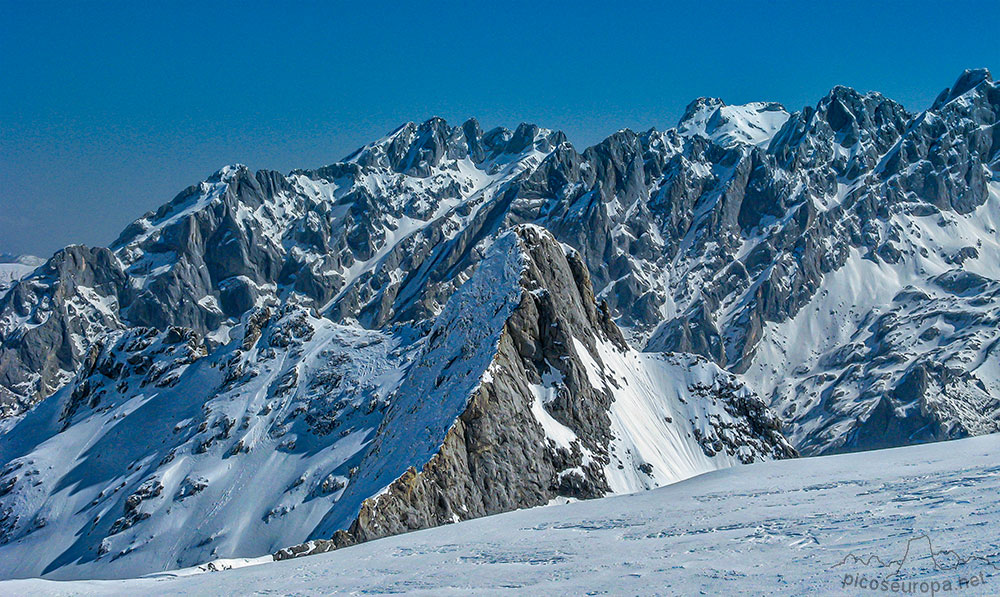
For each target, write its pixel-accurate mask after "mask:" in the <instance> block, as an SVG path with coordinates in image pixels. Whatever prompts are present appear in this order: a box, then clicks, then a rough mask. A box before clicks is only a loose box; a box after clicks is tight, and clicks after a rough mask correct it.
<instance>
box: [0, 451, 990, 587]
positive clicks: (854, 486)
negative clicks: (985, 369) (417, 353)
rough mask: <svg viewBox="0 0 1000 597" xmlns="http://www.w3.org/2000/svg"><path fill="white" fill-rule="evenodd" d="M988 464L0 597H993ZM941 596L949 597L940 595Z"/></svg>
mask: <svg viewBox="0 0 1000 597" xmlns="http://www.w3.org/2000/svg"><path fill="white" fill-rule="evenodd" d="M998 451H1000V435H989V436H982V437H977V438H972V439H964V440H956V441H951V442H944V443H937V444H926V445H921V446H910V447H906V448H897V449H892V450H881V451H875V452H866V453H855V454H847V455H838V456H827V457H817V458H803V459H798V460H785V461H776V462H767V463H760V464H754V465H750V466H747V467H737V468H731V469H727V470H723V471H716V472H712V473H708V474H704V475H701V476H698V477H696V478H693V479H689V480H687V481H684V482H681V483H677V484H674V485H671V486H668V487H664V488H660V489H656V490H652V491H645V492H640V493H635V494H630V495H624V496H616V497H609V498H603V499H599V500H591V501H583V502H574V503H569V504H563V505H555V506H548V507H541V508H534V509H531V510H522V511H519V512H513V513H508V514H501V515H498V516H491V517H486V518H480V519H478V520H472V521H468V522H461V523H457V524H454V525H447V526H444V527H438V528H434V529H429V530H425V531H419V532H415V533H410V534H406V535H399V536H395V537H390V538H387V539H381V540H378V541H373V542H370V543H366V544H363V545H358V546H355V547H350V548H346V549H342V550H339V551H335V552H331V553H326V554H322V555H317V556H311V557H307V558H303V559H296V560H288V561H283V562H270V563H263V564H261V565H249V566H244V567H241V568H236V569H230V570H224V571H220V572H210V573H202V574H199V573H198V572H200V571H199V570H197V569H195V570H184V571H178V572H176V573H170V574H160V575H155V576H151V577H145V578H136V579H127V580H117V581H74V582H53V581H46V580H40V579H29V580H13V581H4V582H0V594H2V595H29V594H30V595H137V594H174V595H207V594H210V595H251V594H257V595H260V594H281V595H292V594H294V595H329V594H389V593H405V594H415V595H467V594H490V595H522V594H536V595H537V594H544V595H580V594H596V593H609V594H627V595H691V594H709V595H761V594H777V595H854V594H893V593H891V592H885V593H883V592H880V591H871V590H867V589H862V588H860V587H858V586H857V585H854V586H850V585H848V586H845V579H847V578H848V575H850V577H852V578H854V579H855V581H854V582H857V580H858V579H860V578H861V577H862V576H863V577H865V578H866V579H869V580H870V579H873V578H874V579H882V578H885V579H887V580H888V581H893V580H895V581H897V582H901V583H907V582H915V583H917V585H915V586H916V587H917V591H915V592H914V594H927V595H929V594H930V593H929V592H925V593H920V592H919V583H921V582H925V583H928V584H927V587H930V586H931V583H933V582H937V583H939V585H938V586H939V591H938V592H937V593H936V594H938V595H947V594H960V595H992V594H996V592H997V590H998V589H997V587H998V586H1000V585H998V583H1000V536H998V535H997V533H996V529H997V528H1000V507H998V505H997V498H996V496H997V494H998V492H1000V465H998V464H997V462H996V454H997V453H998ZM908 546H909V547H910V549H909V551H907V547H908ZM930 550H933V552H934V554H935V556H936V563H935V559H934V558H932V557H931V551H930ZM947 550H950V551H947ZM872 556H876V557H878V558H879V560H875V559H874V558H872ZM904 556H905V557H904ZM880 560H881V561H882V562H885V563H887V564H889V565H887V566H882V565H880V564H879V561H880ZM891 560H895V561H896V562H897V563H890V561H891ZM904 560H905V561H904ZM865 561H870V565H867V566H866V565H865V564H864V563H863V562H865ZM900 561H902V564H899V563H898V562H900ZM963 562H964V563H963ZM246 563H251V562H246ZM221 567H225V566H221ZM897 570H898V574H897ZM894 574H897V575H896V576H893V575H894ZM973 578H976V579H977V580H978V582H977V584H976V585H972V584H971V582H970V584H969V585H967V586H964V587H963V588H962V589H960V590H959V589H958V588H957V585H958V583H959V582H961V579H967V580H970V581H971V579H973ZM945 582H951V583H952V586H953V591H952V592H944V591H942V590H941V589H940V587H943V586H944V583H945ZM890 586H891V585H890ZM895 594H902V592H901V591H897V592H896V593H895Z"/></svg>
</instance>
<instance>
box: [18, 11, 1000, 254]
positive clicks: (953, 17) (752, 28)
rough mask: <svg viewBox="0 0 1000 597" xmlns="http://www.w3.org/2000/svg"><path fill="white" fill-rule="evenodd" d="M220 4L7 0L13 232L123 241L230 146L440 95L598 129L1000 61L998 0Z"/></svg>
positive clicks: (364, 122) (351, 123)
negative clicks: (705, 103)
mask: <svg viewBox="0 0 1000 597" xmlns="http://www.w3.org/2000/svg"><path fill="white" fill-rule="evenodd" d="M206 4H211V3H206V2H196V3H190V4H184V3H177V2H150V3H146V2H127V3H121V4H109V3H100V2H58V3H56V2H35V1H29V2H22V1H15V0H0V251H13V252H30V253H35V254H42V255H48V254H50V253H51V252H52V251H54V250H55V249H57V248H58V247H61V246H63V245H66V244H69V243H85V244H92V245H106V244H108V243H110V242H111V241H112V240H114V238H115V237H116V236H117V234H118V232H119V231H120V230H121V229H122V228H123V227H124V226H125V225H126V224H128V223H129V222H130V221H132V220H133V219H135V218H136V217H138V216H140V215H142V213H144V212H145V211H147V210H149V209H152V208H154V207H156V206H158V205H159V204H161V203H163V202H165V201H168V200H169V199H171V198H172V197H173V196H174V195H175V194H176V193H177V192H178V191H180V190H181V189H183V188H184V187H186V186H187V185H189V184H193V183H195V182H198V181H199V180H202V179H203V178H205V177H206V176H207V175H209V174H211V173H212V172H213V171H215V170H216V169H218V168H219V167H220V166H222V165H224V164H227V163H232V162H242V163H245V164H248V165H249V166H251V167H252V168H273V169H277V170H281V171H288V170H290V169H292V168H297V167H302V168H308V167H316V166H320V165H323V164H327V163H330V162H333V161H336V160H338V159H340V158H342V157H343V156H345V155H346V154H348V153H349V152H350V151H351V150H353V149H354V148H356V147H357V146H359V145H361V144H363V143H365V142H367V141H370V140H373V139H374V138H377V137H379V136H381V135H383V134H385V133H386V132H388V131H390V130H391V129H393V128H395V127H396V126H397V125H399V124H400V123H402V122H405V121H407V120H416V121H420V120H424V119H426V118H428V117H430V116H432V115H439V116H442V117H444V118H446V119H447V120H448V121H450V122H459V121H462V120H464V119H465V118H467V117H470V116H474V117H476V118H478V119H479V120H480V122H481V123H482V124H483V126H484V127H491V126H495V125H499V124H503V125H506V126H511V127H512V126H516V125H517V124H518V123H519V122H521V121H528V122H535V123H537V124H539V125H542V126H546V127H549V128H556V129H561V130H563V131H565V132H566V133H567V135H568V136H569V138H570V140H571V141H572V142H574V143H575V144H576V145H578V146H580V147H581V148H582V146H586V145H590V144H593V143H595V142H597V141H599V140H600V139H602V138H603V137H605V136H607V135H608V134H610V133H612V132H614V131H616V130H618V129H620V128H623V127H630V128H632V129H635V130H645V129H647V128H649V127H656V128H660V129H663V128H668V127H670V126H673V125H674V124H675V123H676V121H677V119H678V118H679V116H680V115H681V113H682V112H683V109H684V107H685V105H687V103H688V102H689V101H690V100H692V99H694V98H695V97H698V96H716V97H721V98H722V99H724V100H725V101H726V102H728V103H742V102H748V101H756V100H775V101H780V102H782V103H784V104H785V105H786V106H787V107H788V108H789V109H793V110H797V109H800V108H801V107H802V106H804V105H807V104H808V105H812V104H815V103H816V101H818V100H819V99H820V98H821V97H822V96H823V95H824V94H825V93H826V92H827V91H828V90H829V89H830V88H831V87H833V86H834V85H837V84H843V85H850V86H853V87H855V88H858V89H861V90H872V89H875V90H879V91H882V92H883V93H885V94H887V95H889V96H891V97H893V98H895V99H897V100H899V101H901V102H903V104H904V105H906V106H907V107H908V108H909V109H911V110H920V109H922V108H925V107H926V106H927V105H928V104H929V103H930V102H931V101H932V100H933V99H934V97H935V96H936V95H937V93H938V92H939V91H940V90H941V89H943V88H944V87H947V86H949V85H951V84H952V83H953V82H954V80H955V78H956V77H957V76H958V75H959V73H960V72H961V71H962V70H963V69H965V68H970V67H984V66H985V67H988V68H991V70H993V72H994V73H997V72H998V70H1000V44H998V43H997V39H998V35H997V30H998V28H1000V25H998V23H1000V2H998V1H997V0H989V1H983V2H940V1H939V2H872V1H867V2H841V1H829V2H826V1H824V2H801V3H791V2H789V3H785V2H765V1H756V2H750V1H746V2H731V3H730V2H721V3H716V2H707V1H704V0H701V1H695V2H676V3H673V2H650V3H618V2H607V3H603V2H600V3H599V2H587V1H580V2H574V3H550V2H541V1H538V2H524V3H504V2H493V3H489V2H475V1H470V2H461V3H458V2H456V3H452V2H435V3H422V2H398V3H386V4H383V3H380V2H375V1H371V0H369V1H362V2H351V3H344V4H335V3H316V4H312V3H292V2H288V3H285V2H281V3H279V2H274V3H254V2H247V3H242V4H232V5H220V4H215V5H214V6H207V7H206V6H205V5H206ZM147 5H148V6H147Z"/></svg>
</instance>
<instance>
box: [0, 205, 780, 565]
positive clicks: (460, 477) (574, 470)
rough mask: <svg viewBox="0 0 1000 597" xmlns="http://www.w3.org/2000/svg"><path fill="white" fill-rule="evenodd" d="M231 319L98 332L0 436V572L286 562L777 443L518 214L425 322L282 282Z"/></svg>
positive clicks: (738, 389)
mask: <svg viewBox="0 0 1000 597" xmlns="http://www.w3.org/2000/svg"><path fill="white" fill-rule="evenodd" d="M230 337H235V338H238V340H237V341H233V342H230V343H229V344H227V345H225V346H223V347H221V348H219V349H216V350H214V351H210V349H209V348H208V346H206V345H205V344H204V343H203V342H202V340H201V338H200V337H199V336H198V335H197V334H195V333H193V332H191V331H190V330H188V329H185V328H180V327H170V328H168V329H167V330H166V331H163V332H160V331H158V330H156V329H155V328H142V327H133V328H130V329H127V330H117V331H113V332H110V333H108V334H105V335H104V336H103V337H102V339H101V340H99V341H98V342H97V343H95V344H94V345H92V347H91V352H90V355H89V356H88V359H87V361H85V362H84V364H83V367H82V369H81V372H80V374H79V375H77V376H76V378H75V380H74V381H73V382H71V383H70V384H68V385H67V386H65V387H64V388H63V389H62V390H60V391H59V392H57V393H56V394H55V395H54V396H52V397H51V398H49V399H47V400H44V401H43V402H41V403H40V404H39V405H38V406H37V407H35V408H34V409H32V410H31V411H30V412H28V413H27V414H26V415H24V416H22V417H20V418H19V419H18V420H17V421H16V423H15V424H14V425H12V426H11V427H10V428H9V429H8V430H7V431H6V433H5V434H4V435H3V436H2V440H3V441H2V442H0V462H4V463H6V464H5V467H4V469H3V470H2V471H0V493H2V494H3V495H2V497H0V543H2V547H0V555H2V556H3V557H2V558H0V575H2V576H5V577H10V576H14V577H24V576H39V575H43V574H44V575H48V576H50V577H52V578H67V577H115V576H128V575H134V574H142V573H148V572H154V571H161V570H166V569H170V568H176V567H183V566H190V565H194V564H198V563H201V562H205V561H208V560H212V559H215V558H218V557H233V556H259V555H262V554H267V553H270V552H274V551H277V550H279V549H282V548H288V547H289V546H291V545H293V544H298V543H302V542H304V541H306V540H315V541H311V542H310V543H308V544H305V545H301V546H299V547H291V548H289V549H285V550H284V551H283V552H282V556H283V557H287V556H290V555H293V554H302V553H307V552H308V553H313V552H318V551H326V550H329V549H332V548H333V547H339V546H344V545H348V544H352V543H356V542H360V541H366V540H369V539H373V538H378V537H382V536H386V535H392V534H396V533H400V532H405V531H409V530H414V529H420V528H426V527H429V526H436V525H439V524H445V523H449V522H453V521H457V520H465V519H469V518H476V517H479V516H483V515H488V514H495V513H498V512H503V511H507V510H510V509H513V508H520V507H531V506H538V505H544V504H547V503H550V502H552V501H553V500H556V499H565V498H574V499H575V498H592V497H599V496H602V495H606V494H608V493H624V492H631V491H636V490H640V489H648V488H652V487H657V486H660V485H664V484H667V483H670V482H674V481H678V480H680V479H683V478H686V477H689V476H691V475H695V474H698V473H701V472H704V471H707V470H713V469H717V468H722V467H728V466H731V465H733V464H740V463H750V462H755V461H759V460H763V459H770V458H774V457H778V458H781V457H786V456H790V455H792V454H793V450H792V449H791V447H790V446H789V445H788V444H787V443H786V442H785V440H784V438H783V437H782V436H781V434H780V432H779V431H778V428H779V423H778V420H777V418H776V417H775V416H774V415H773V414H772V413H771V412H770V411H769V410H768V409H767V407H766V405H765V404H764V403H763V402H762V401H761V400H760V398H758V397H757V396H756V395H755V394H753V392H752V391H750V390H749V389H748V388H747V387H746V386H745V384H743V383H742V382H741V381H740V380H739V379H738V378H736V377H735V376H733V375H732V374H729V373H726V372H725V371H723V370H722V369H720V368H719V367H718V366H717V365H715V364H713V363H710V362H709V361H707V360H705V359H703V358H700V357H696V356H694V355H677V354H651V353H639V352H637V351H635V350H634V349H631V348H629V347H628V345H627V344H626V343H625V341H624V339H623V338H622V336H621V334H620V333H619V332H618V329H617V327H615V325H614V323H613V322H612V321H611V320H610V317H609V315H608V313H607V311H606V310H605V309H602V308H599V307H598V305H597V304H596V303H595V301H594V297H593V293H592V290H591V285H590V280H589V276H588V274H587V270H586V267H585V266H584V265H583V263H582V261H581V260H580V257H579V256H578V255H577V254H576V253H575V252H574V251H572V250H571V249H568V248H567V247H565V246H563V245H560V244H559V243H558V242H556V241H555V239H554V238H552V236H551V235H550V234H549V233H548V232H546V231H545V230H544V229H541V228H537V227H533V226H530V225H525V226H521V227H517V228H515V229H514V230H512V231H511V232H508V233H506V234H504V235H502V236H501V237H500V238H499V239H498V240H497V241H496V242H495V243H493V245H492V246H491V248H490V250H489V251H488V253H487V255H486V257H485V258H484V259H483V261H482V262H481V263H480V265H479V267H478V268H477V270H476V272H475V274H474V275H473V276H472V278H470V279H469V280H468V281H467V282H466V283H465V284H463V285H462V286H461V288H460V289H459V290H458V291H457V292H456V293H455V294H454V295H453V296H452V297H451V299H450V300H449V301H448V302H447V304H446V305H445V307H444V308H443V310H442V312H441V314H440V315H439V316H438V317H437V319H436V321H435V322H434V325H433V326H432V328H431V329H430V331H429V333H428V334H426V335H424V336H420V335H418V334H416V333H415V332H414V331H413V330H412V329H408V328H404V327H400V328H396V329H395V330H392V331H369V330H364V329H360V328H358V327H354V326H344V325H340V324H335V323H333V322H331V321H329V320H328V319H325V318H320V317H318V316H317V314H316V313H315V312H314V311H312V310H311V309H310V308H308V307H307V306H304V305H301V304H299V303H298V302H297V301H296V300H295V299H292V300H289V301H288V302H286V303H284V304H283V305H277V304H275V305H269V304H263V305H261V306H259V307H257V308H254V309H252V310H251V311H250V312H249V313H248V314H247V315H246V316H245V318H244V320H243V321H242V322H241V323H240V324H239V325H238V326H237V327H236V328H235V329H234V330H231V331H230ZM328 538H332V540H327V539H328Z"/></svg>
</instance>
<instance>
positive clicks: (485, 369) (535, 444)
mask: <svg viewBox="0 0 1000 597" xmlns="http://www.w3.org/2000/svg"><path fill="white" fill-rule="evenodd" d="M998 116H1000V86H998V85H997V84H996V83H994V82H993V80H992V77H991V76H990V74H989V72H987V71H985V70H970V71H966V72H964V73H962V75H961V76H960V77H959V78H958V79H957V81H956V82H955V83H954V84H953V85H952V86H951V87H949V88H947V89H945V90H944V91H942V92H941V93H940V94H939V96H938V97H937V99H936V100H935V101H934V102H933V104H932V105H931V106H930V107H929V108H927V109H926V110H924V111H922V112H919V113H911V112H909V111H907V110H906V109H905V108H904V107H903V106H902V105H900V104H899V103H897V102H894V101H893V100H891V99H889V98H886V97H884V96H882V95H880V94H878V93H874V92H871V93H865V94H862V93H859V92H857V91H855V90H853V89H850V88H846V87H836V88H834V89H833V90H831V91H830V93H829V94H827V95H826V96H825V97H824V98H822V99H821V100H820V101H819V102H818V103H817V104H816V105H815V106H814V107H806V108H804V109H802V110H800V111H797V112H792V113H790V112H788V111H787V110H786V109H785V108H784V107H782V106H781V105H779V104H775V103H752V104H747V105H744V106H729V105H726V104H725V103H723V102H722V101H721V100H718V99H711V98H700V99H698V100H695V101H694V102H692V103H691V104H690V105H689V106H688V108H687V110H686V111H685V114H684V116H683V117H682V119H681V121H680V122H679V123H678V125H677V126H676V127H674V128H671V129H668V130H666V131H662V132H661V131H657V130H649V131H646V132H642V133H635V132H633V131H629V130H622V131H619V132H617V133H615V134H613V135H611V136H610V137H608V138H607V139H605V140H604V141H602V142H601V143H599V144H597V145H595V146H593V147H590V148H587V149H585V150H584V151H582V152H580V151H578V150H577V149H576V148H574V147H573V145H572V144H570V143H569V142H568V141H567V139H566V136H565V135H563V134H562V133H560V132H557V131H551V130H547V129H543V128H539V127H537V126H534V125H529V124H522V125H520V126H518V127H517V128H516V129H515V130H509V129H506V128H497V129H493V130H490V131H485V132H484V131H482V130H481V128H480V126H479V124H478V123H477V122H476V121H475V120H469V121H467V122H465V123H463V124H461V125H460V126H451V125H449V124H448V123H446V122H445V121H443V120H442V119H439V118H432V119H430V120H428V121H426V122H423V123H421V124H415V123H407V124H404V125H403V126H401V127H399V128H398V129H396V130H395V131H393V132H392V133H390V134H389V135H387V136H386V137H384V138H382V139H379V140H377V141H375V142H373V143H371V144H368V145H366V146H364V147H362V148H360V149H358V150H357V151H356V152H354V153H352V154H351V155H349V156H347V158H345V159H344V160H342V161H340V162H337V163H334V164H331V165H329V166H325V167H323V168H319V169H316V170H296V171H293V172H291V173H289V174H287V175H285V174H281V173H278V172H273V171H258V172H251V171H250V170H249V169H247V168H246V167H243V166H239V165H234V166H227V167H225V168H222V169H221V170H219V171H218V172H216V173H215V174H214V175H212V176H210V177H209V178H208V179H207V180H205V181H203V182H201V183H199V184H197V185H194V186H191V187H189V188H187V189H185V190H184V191H182V192H181V193H179V194H178V195H177V196H176V197H175V198H174V199H173V200H172V201H170V202H169V203H166V204H164V205H163V206H162V207H160V208H159V209H157V210H155V211H152V212H149V213H147V214H145V215H144V216H142V217H141V218H139V219H138V220H136V221H135V222H133V223H132V224H131V225H129V226H128V227H127V228H126V229H125V230H124V231H123V232H122V233H121V235H120V236H119V238H118V239H117V240H116V241H115V242H113V243H112V244H111V245H110V246H109V247H96V248H92V247H83V246H78V245H76V246H70V247H66V248H65V249H63V250H61V251H58V252H57V253H56V254H55V255H53V256H52V257H51V258H50V259H49V260H48V261H46V262H45V263H44V264H41V265H39V266H38V267H37V268H36V269H33V270H32V271H30V273H29V272H20V273H19V274H18V276H17V277H18V278H19V279H18V280H17V281H15V282H12V283H11V284H9V285H8V286H6V287H0V416H2V417H3V418H2V419H0V467H2V468H0V554H3V557H2V558H0V574H2V575H3V576H5V577H11V576H15V577H22V576H38V575H46V576H49V577H51V578H74V577H120V576H134V575H137V574H144V573H148V572H154V571H159V570H165V569H170V568H177V567H183V566H190V565H194V564H198V563H201V562H205V561H208V560H211V559H215V558H228V557H248V556H259V555H262V554H267V553H274V554H276V555H275V557H277V558H287V557H294V556H297V555H302V554H309V553H315V552H319V551H327V550H330V549H335V548H338V547H342V546H345V545H351V544H354V543H358V542H363V541H367V540H369V539H373V538H377V537H383V536H386V535H392V534H397V533H400V532H405V531H409V530H415V529H420V528H425V527H429V526H438V525H441V524H447V523H450V522H455V521H459V520H464V519H469V518H476V517H480V516H484V515H488V514H495V513H499V512H503V511H507V510H512V509H518V508H524V507H531V506H538V505H544V504H549V503H553V502H558V501H560V500H563V501H566V500H576V499H584V498H592V497H599V496H603V495H607V494H612V493H627V492H634V491H638V490H643V489H650V488H653V487H656V486H660V485H664V484H668V483H672V482H674V481H678V480H681V479H684V478H686V477H690V476H692V475H695V474H699V473H702V472H705V471H708V470H713V469H717V468H723V467H728V466H732V465H736V464H746V463H751V462H755V461H760V460H769V459H781V458H787V457H793V456H796V455H798V454H801V455H820V454H829V453H835V452H846V451H858V450H867V449H874V448H882V447H892V446H901V445H906V444H913V443H921V442H926V441H933V440H941V439H951V438H958V437H965V436H969V435H979V434H985V433H990V432H995V431H998V430H1000V398H998V396H1000V348H998V345H1000V325H998V318H1000V294H998V293H1000V266H998V264H1000V233H998V226H1000V177H998V172H1000V127H998V125H997V120H998Z"/></svg>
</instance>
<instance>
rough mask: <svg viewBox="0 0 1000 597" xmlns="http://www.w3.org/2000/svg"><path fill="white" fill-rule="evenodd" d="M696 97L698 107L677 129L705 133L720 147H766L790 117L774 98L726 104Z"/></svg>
mask: <svg viewBox="0 0 1000 597" xmlns="http://www.w3.org/2000/svg"><path fill="white" fill-rule="evenodd" d="M696 101H697V108H696V109H695V110H694V111H693V112H692V113H691V114H690V116H689V117H687V118H685V119H684V120H683V121H681V123H680V125H679V126H678V127H677V132H679V133H681V134H682V135H698V136H701V137H705V138H707V139H711V140H712V141H715V142H716V143H718V144H719V145H721V146H722V147H734V146H736V145H741V144H742V145H758V146H763V147H766V146H767V144H768V143H770V141H771V137H773V136H774V135H775V134H776V133H777V132H778V130H780V129H781V127H782V126H783V125H784V124H785V122H786V121H787V120H788V117H789V114H788V112H787V111H786V110H785V109H784V108H783V107H782V106H781V105H780V104H776V103H773V102H752V103H749V104H744V105H741V106H727V105H726V104H725V103H723V102H722V100H719V99H714V98H702V99H700V100H696Z"/></svg>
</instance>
